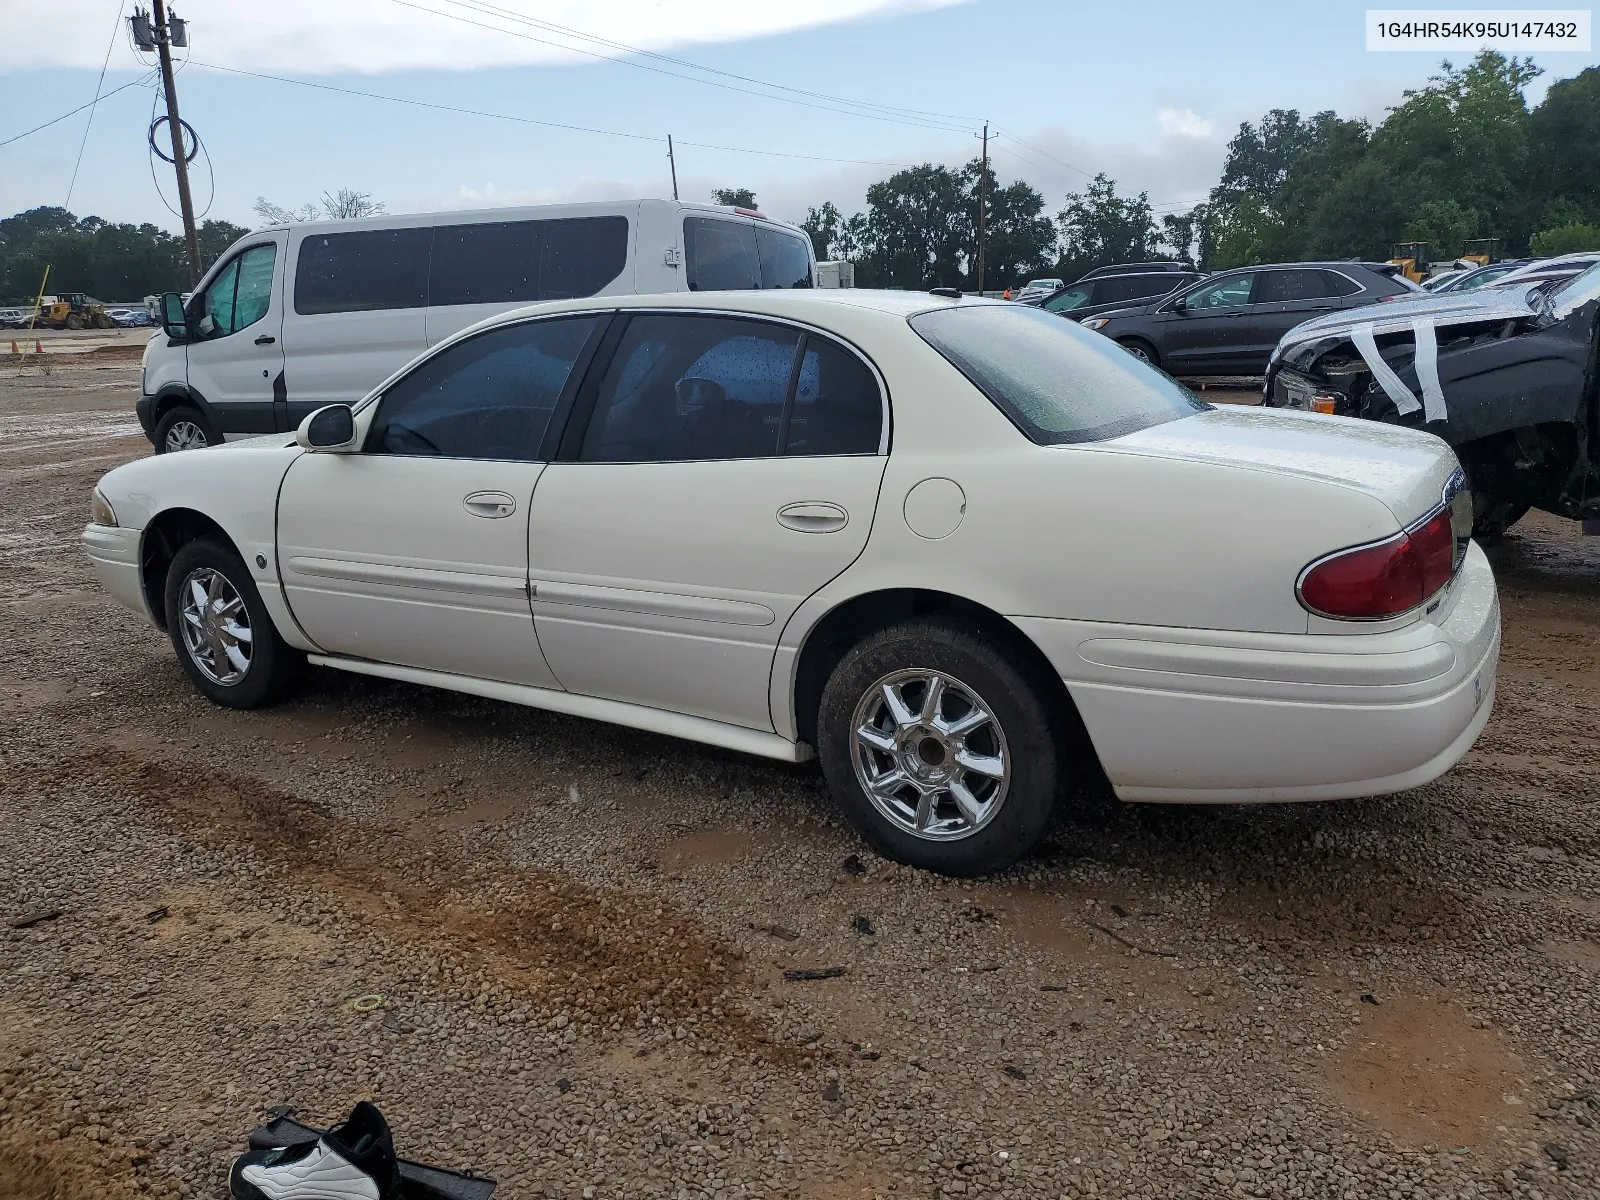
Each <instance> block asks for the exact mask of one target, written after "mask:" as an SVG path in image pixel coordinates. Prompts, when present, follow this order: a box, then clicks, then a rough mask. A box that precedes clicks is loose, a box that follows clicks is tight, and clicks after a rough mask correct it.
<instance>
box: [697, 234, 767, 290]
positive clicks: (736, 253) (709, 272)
mask: <svg viewBox="0 0 1600 1200" xmlns="http://www.w3.org/2000/svg"><path fill="white" fill-rule="evenodd" d="M683 242H684V252H683V258H684V268H685V270H686V271H687V272H688V279H689V290H690V291H691V292H742V291H750V290H752V289H754V288H759V287H760V286H761V260H760V259H759V258H758V257H757V256H756V231H755V230H754V229H751V228H750V226H748V225H742V224H740V223H739V222H737V221H718V220H716V219H715V218H713V217H685V218H684V219H683Z"/></svg>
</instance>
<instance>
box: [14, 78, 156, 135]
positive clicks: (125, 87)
mask: <svg viewBox="0 0 1600 1200" xmlns="http://www.w3.org/2000/svg"><path fill="white" fill-rule="evenodd" d="M154 77H155V73H154V72H150V73H149V74H146V75H141V76H139V78H137V79H132V80H129V81H128V82H127V83H125V84H123V85H122V86H121V87H114V88H112V89H111V90H110V91H109V92H106V93H105V94H104V95H101V96H96V97H95V98H94V99H93V100H91V101H89V103H87V104H80V105H78V107H77V108H75V109H73V110H72V111H71V112H64V113H62V114H61V115H60V116H59V117H53V118H51V119H50V120H48V121H46V122H45V123H44V124H43V125H35V126H34V127H33V128H32V129H25V130H23V131H22V132H21V133H18V134H14V135H13V136H11V137H8V138H7V139H6V140H5V141H3V142H0V146H9V145H11V143H12V142H20V141H21V140H22V139H23V138H25V137H29V136H31V135H32V134H35V133H38V132H39V131H40V130H41V129H49V128H50V126H52V125H59V124H61V122H63V121H65V120H66V119H67V118H68V117H75V116H77V115H78V114H79V113H81V112H82V111H83V110H84V109H86V108H93V107H94V106H95V105H96V104H99V103H100V101H102V100H109V99H111V97H113V96H115V95H116V94H117V93H118V92H125V91H127V90H128V89H129V88H131V87H138V86H140V85H141V84H146V83H149V82H150V81H151V80H152V79H153V78H154Z"/></svg>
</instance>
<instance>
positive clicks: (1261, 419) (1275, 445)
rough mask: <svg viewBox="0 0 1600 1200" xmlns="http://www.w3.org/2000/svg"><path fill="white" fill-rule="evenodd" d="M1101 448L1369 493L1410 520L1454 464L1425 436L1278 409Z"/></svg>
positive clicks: (1213, 414) (1153, 432) (1149, 433)
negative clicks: (1272, 474) (1294, 478)
mask: <svg viewBox="0 0 1600 1200" xmlns="http://www.w3.org/2000/svg"><path fill="white" fill-rule="evenodd" d="M1098 447H1099V448H1101V449H1104V450H1109V451H1116V452H1121V453H1126V454H1145V455H1156V456H1159V457H1162V458H1172V459H1184V460H1187V461H1190V462H1205V463H1213V464H1216V465H1218V466H1228V467H1236V468H1239V469H1241V470H1247V471H1267V472H1271V473H1274V474H1278V475H1293V476H1300V477H1302V478H1310V479H1316V480H1320V481H1322V482H1324V483H1329V484H1334V485H1337V486H1339V487H1346V488H1352V489H1354V490H1356V491H1359V492H1364V493H1366V494H1367V495H1369V496H1373V497H1374V498H1376V499H1377V500H1379V501H1380V502H1381V503H1383V504H1385V505H1387V506H1388V508H1389V510H1390V511H1391V512H1392V513H1394V515H1395V518H1396V519H1397V520H1398V521H1399V522H1400V524H1401V525H1409V524H1410V523H1411V522H1413V521H1415V520H1417V519H1418V518H1419V517H1421V516H1423V515H1424V514H1425V513H1427V512H1429V511H1430V510H1432V509H1433V508H1434V507H1435V506H1437V505H1438V504H1439V502H1440V499H1441V498H1442V496H1443V494H1444V488H1445V484H1446V483H1447V482H1448V481H1449V479H1450V477H1451V476H1452V475H1453V474H1454V473H1455V471H1456V468H1457V465H1458V464H1457V462H1456V457H1455V454H1454V453H1453V452H1452V451H1451V449H1450V447H1449V446H1447V445H1445V443H1444V442H1443V441H1441V440H1440V439H1439V438H1436V437H1434V436H1433V435H1432V434H1430V433H1422V432H1420V431H1418V430H1415V429H1406V428H1402V427H1400V426H1397V425H1386V424H1382V423H1379V422H1376V421H1361V420H1356V419H1354V418H1349V417H1330V416H1323V415H1321V414H1318V413H1301V412H1293V411H1288V410H1284V409H1263V408H1242V407H1233V406H1229V407H1219V408H1214V409H1212V410H1211V411H1210V412H1205V413H1200V414H1197V415H1196V416H1193V417H1186V418H1184V419H1183V420H1179V421H1168V422H1166V423H1165V424H1162V425H1156V426H1153V427H1151V428H1149V429H1142V430H1140V431H1138V432H1137V433H1130V434H1126V435H1125V436H1123V437H1120V438H1114V439H1112V440H1111V441H1107V442H1101V443H1098Z"/></svg>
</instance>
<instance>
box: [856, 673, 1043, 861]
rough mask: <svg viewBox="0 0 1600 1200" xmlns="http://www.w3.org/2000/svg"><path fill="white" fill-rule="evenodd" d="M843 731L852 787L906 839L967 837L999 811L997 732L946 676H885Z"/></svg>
mask: <svg viewBox="0 0 1600 1200" xmlns="http://www.w3.org/2000/svg"><path fill="white" fill-rule="evenodd" d="M851 727H852V729H853V730H854V731H855V732H854V736H853V750H854V753H853V755H852V759H853V762H854V765H855V769H856V781H857V782H858V783H859V784H860V785H861V789H862V791H864V792H865V793H866V794H867V799H869V800H870V801H871V802H872V806H873V807H874V808H876V809H877V810H878V812H879V813H881V814H882V815H883V816H884V817H886V818H887V819H888V820H889V821H890V822H892V823H893V824H894V825H895V826H897V827H898V828H900V829H903V830H905V831H906V832H907V833H910V834H912V835H914V836H916V837H919V838H927V839H928V840H930V841H937V842H949V841H956V840H958V839H960V838H964V837H970V836H972V835H973V834H974V833H977V832H978V830H980V829H982V828H983V827H984V826H985V825H987V824H988V823H989V822H990V821H992V820H993V819H994V817H995V814H996V813H998V812H999V811H1000V806H1001V805H1002V804H1004V803H1005V799H1006V790H1007V788H1008V787H1009V786H1010V784H1011V756H1010V752H1009V751H1008V749H1007V747H1006V736H1005V731H1004V730H1002V729H1001V728H1000V722H999V720H998V719H997V718H996V717H995V715H994V710H993V709H991V708H990V707H989V706H988V705H987V704H986V703H984V700H983V697H981V696H979V695H978V693H977V692H975V691H973V690H972V689H971V688H970V687H968V686H967V685H966V684H964V683H962V682H961V681H960V680H959V679H956V678H955V677H954V676H952V675H946V674H945V673H944V672H942V671H930V670H910V671H896V672H894V673H893V674H891V675H885V676H884V677H883V678H882V679H880V680H878V682H877V683H875V684H873V685H872V687H871V688H870V689H868V691H867V693H866V695H865V696H863V697H862V699H861V703H860V704H858V705H856V711H855V717H854V718H853V720H852V722H851Z"/></svg>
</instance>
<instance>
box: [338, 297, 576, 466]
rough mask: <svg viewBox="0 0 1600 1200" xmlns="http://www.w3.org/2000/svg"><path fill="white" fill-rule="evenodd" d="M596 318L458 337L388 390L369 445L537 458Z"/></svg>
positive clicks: (375, 449) (375, 450)
mask: <svg viewBox="0 0 1600 1200" xmlns="http://www.w3.org/2000/svg"><path fill="white" fill-rule="evenodd" d="M595 320H596V318H594V317H567V318H563V319H561V320H555V321H534V322H529V323H527V324H523V325H505V326H501V327H500V328H498V329H491V330H489V331H488V332H487V333H482V334H479V335H478V336H477V337H474V338H469V339H467V340H466V341H464V342H457V343H456V344H455V345H453V346H451V347H450V348H449V349H447V350H444V351H442V352H440V353H439V354H437V355H435V356H434V357H433V358H430V359H428V360H427V361H426V362H424V363H423V364H422V365H421V366H419V367H418V368H417V369H416V370H414V371H412V372H411V374H409V375H407V376H405V377H404V378H403V379H401V380H400V381H399V382H397V383H395V384H393V385H392V386H391V387H390V388H389V389H388V391H386V392H385V393H384V394H383V399H382V400H380V401H379V403H378V413H377V416H376V417H375V418H374V419H373V422H372V428H371V430H369V431H368V433H367V441H366V447H365V448H366V451H367V452H368V453H369V454H406V455H418V456H427V457H440V458H489V459H509V460H512V461H516V462H537V461H538V460H539V449H540V445H541V443H542V442H543V440H544V433H545V429H546V427H547V426H548V425H549V424H550V414H551V413H552V412H554V411H555V406H556V401H557V400H558V399H559V398H560V396H561V390H562V388H564V387H565V386H566V382H567V376H568V375H570V374H571V373H572V365H573V363H575V362H576V361H577V359H578V355H579V353H580V352H581V351H582V350H583V346H584V342H585V341H587V339H588V337H589V335H590V333H591V332H592V331H593V330H594V326H595Z"/></svg>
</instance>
